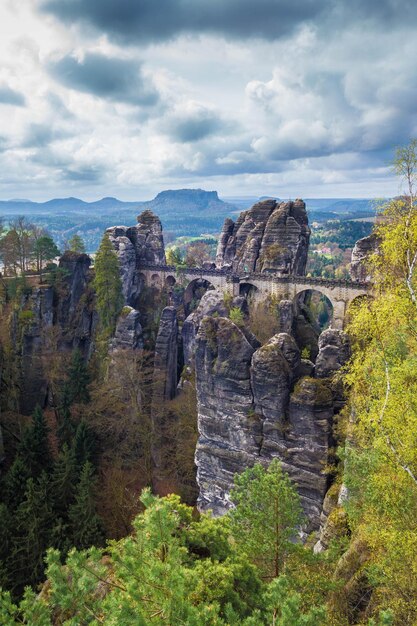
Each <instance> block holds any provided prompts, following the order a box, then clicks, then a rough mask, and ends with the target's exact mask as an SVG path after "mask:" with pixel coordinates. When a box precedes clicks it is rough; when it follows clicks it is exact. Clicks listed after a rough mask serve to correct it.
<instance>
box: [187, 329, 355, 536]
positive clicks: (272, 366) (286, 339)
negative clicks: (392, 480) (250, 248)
mask: <svg viewBox="0 0 417 626" xmlns="http://www.w3.org/2000/svg"><path fill="white" fill-rule="evenodd" d="M333 333H335V334H333ZM336 335H337V336H336ZM337 341H339V343H340V345H341V346H342V349H343V351H344V352H343V354H347V353H348V351H347V346H346V344H345V342H344V333H339V332H338V331H331V332H330V333H328V334H327V335H326V336H325V337H324V338H323V340H322V342H321V348H322V352H323V354H324V352H325V351H326V349H327V350H329V349H330V351H332V350H333V348H334V347H335V344H336V342H337ZM332 355H333V352H332ZM333 356H334V355H333ZM195 359H196V361H195V366H196V378H197V400H198V428H199V440H198V444H197V450H196V455H195V461H196V465H197V482H198V484H199V488H200V496H199V501H198V505H199V508H200V509H201V510H208V509H211V510H212V511H213V513H214V514H215V515H219V514H222V513H224V512H225V511H226V510H227V509H228V508H229V507H230V501H229V493H230V490H231V488H232V486H233V475H234V473H236V472H241V471H243V470H244V469H245V468H246V467H248V466H250V465H253V464H254V463H256V462H261V463H265V464H269V462H270V461H271V460H272V459H273V458H276V457H278V458H279V459H280V460H281V462H282V463H283V467H284V468H285V470H286V471H287V472H288V473H289V475H290V476H291V478H292V479H293V480H294V482H295V484H296V485H297V488H298V490H299V493H300V496H301V500H302V504H303V508H304V511H305V513H306V515H307V517H308V519H309V522H310V526H309V529H310V530H311V529H317V528H318V526H319V524H320V513H321V507H322V502H323V498H324V496H325V493H326V490H327V487H328V479H327V476H326V475H325V474H324V473H323V469H324V466H325V465H326V463H327V461H328V457H329V448H331V446H332V445H333V439H332V418H333V414H334V391H333V388H332V385H331V384H330V381H329V379H327V378H312V377H311V374H313V370H314V365H313V363H311V362H310V361H306V360H303V361H302V360H301V359H300V351H299V349H298V347H297V345H296V343H295V341H294V338H293V337H292V336H291V335H290V334H288V333H279V334H277V335H275V336H274V337H272V338H271V339H270V340H269V341H268V342H267V343H266V344H265V345H263V346H261V347H258V348H257V347H256V346H255V347H254V346H253V345H251V343H250V342H249V341H248V340H247V339H246V337H245V334H244V332H243V329H241V328H238V327H237V326H236V325H235V324H233V322H231V320H229V319H227V318H224V317H204V318H203V320H202V321H201V323H200V327H199V330H198V333H197V337H196V357H195ZM343 359H344V357H343V356H341V357H340V359H339V360H336V361H334V360H333V361H332V364H331V367H329V373H330V370H331V371H334V370H335V369H337V367H338V366H340V364H341V361H343ZM319 369H320V368H319ZM321 373H324V370H322V371H321ZM301 374H304V375H303V376H302V377H300V376H301ZM305 374H307V375H305ZM294 385H295V386H294Z"/></svg>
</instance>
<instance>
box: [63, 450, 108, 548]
mask: <svg viewBox="0 0 417 626" xmlns="http://www.w3.org/2000/svg"><path fill="white" fill-rule="evenodd" d="M94 488H95V477H94V470H93V466H92V465H91V463H89V462H88V461H87V462H86V463H84V466H83V469H82V471H81V476H80V480H79V483H78V485H77V487H76V490H75V502H74V504H72V505H71V506H70V508H69V512H68V517H69V521H70V524H71V531H72V539H73V543H74V545H75V546H76V547H77V548H78V549H80V550H82V549H85V548H88V547H90V546H92V545H96V546H99V545H102V544H103V540H104V533H103V525H102V522H101V518H100V517H99V515H97V512H96V507H95V503H94V496H93V492H94Z"/></svg>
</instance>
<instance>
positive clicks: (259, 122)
mask: <svg viewBox="0 0 417 626" xmlns="http://www.w3.org/2000/svg"><path fill="white" fill-rule="evenodd" d="M111 1H112V0H106V3H107V5H108V4H109V3H111ZM113 1H114V7H115V8H116V7H117V2H116V0H113ZM89 2H90V0H89ZM90 4H91V2H90ZM267 4H268V2H265V3H264V5H265V7H266V5H267ZM322 4H323V3H322ZM264 5H262V6H264ZM36 6H37V4H36V3H34V2H33V1H32V0H18V1H13V2H11V1H9V2H5V3H4V2H2V3H1V5H0V58H1V64H0V107H1V111H0V112H1V113H2V115H0V196H1V197H3V198H5V197H8V196H32V197H33V198H48V197H50V196H52V195H58V194H59V195H69V194H71V195H74V194H77V195H81V196H85V197H89V198H91V197H97V196H98V195H120V196H122V197H125V198H132V199H139V198H144V197H147V196H149V195H151V194H153V193H154V192H157V191H159V190H161V189H163V188H164V187H167V186H173V185H175V186H177V187H179V186H181V185H182V184H184V185H186V186H190V185H191V186H192V185H193V184H194V183H195V185H196V186H202V187H206V188H218V190H219V191H220V192H223V193H229V194H230V193H239V194H240V193H243V192H245V193H250V194H259V195H261V194H263V193H275V194H277V195H292V196H296V195H304V196H307V195H322V196H330V195H335V194H336V192H338V194H337V195H352V196H363V195H366V196H374V195H384V194H386V193H396V192H397V185H396V183H395V182H394V181H393V179H392V177H391V176H390V175H389V172H388V170H387V162H388V161H389V159H390V158H391V157H392V155H393V150H394V148H395V146H396V145H399V144H404V143H406V142H407V141H408V140H409V139H410V138H411V136H412V135H413V134H415V133H416V131H417V112H416V108H415V101H416V96H417V75H416V73H415V68H414V59H415V57H416V52H417V41H416V40H415V37H412V36H410V33H411V32H412V28H411V24H412V23H411V21H410V20H409V21H404V23H402V22H401V21H395V20H394V21H392V22H388V21H387V22H384V19H385V18H384V15H385V13H384V11H382V9H381V11H380V12H379V13H378V15H377V14H376V13H375V17H372V18H370V17H369V16H368V18H367V20H366V21H363V20H361V19H359V17H357V18H356V19H354V18H352V17H350V18H349V19H347V17H346V12H344V11H343V10H341V9H340V10H338V11H336V10H331V11H330V10H329V11H328V12H322V13H321V18H320V19H317V20H315V21H314V14H312V18H313V19H312V21H310V22H309V23H307V22H305V21H303V20H302V19H301V18H300V21H299V23H297V19H298V18H296V17H294V19H293V18H292V22H291V24H292V26H291V28H289V29H287V30H286V31H285V32H283V34H282V33H281V34H282V36H281V38H274V37H273V29H272V28H270V27H269V26H268V27H267V20H263V21H262V20H260V21H259V28H261V26H262V28H264V29H266V31H267V33H268V34H267V36H266V37H265V38H264V39H262V36H260V37H259V38H258V39H254V38H253V37H252V34H253V33H252V34H251V32H252V31H251V30H250V28H251V27H250V24H249V22H247V21H246V22H245V23H243V22H242V25H241V28H239V27H238V26H239V25H235V26H233V24H232V21H233V20H232V15H231V14H229V13H230V12H229V13H228V16H227V17H228V20H229V21H228V22H227V23H226V22H225V25H224V26H221V28H220V26H219V27H217V26H216V28H214V27H213V28H214V30H215V31H216V33H217V34H216V36H214V34H213V32H214V30H213V28H212V29H211V30H210V29H204V31H205V32H201V34H200V35H199V32H198V28H197V27H195V26H194V25H191V26H190V28H192V34H190V33H186V32H183V33H182V34H181V36H179V37H176V38H173V37H174V35H173V34H172V32H171V31H170V32H171V35H170V38H168V39H164V38H163V37H160V38H159V39H160V40H159V41H158V42H156V43H155V40H153V43H151V44H149V45H148V44H147V45H146V46H143V45H140V46H139V45H135V41H134V38H133V37H131V35H130V31H126V32H125V34H124V36H125V37H129V46H128V47H125V46H121V45H120V40H119V39H112V30H111V29H109V30H108V31H106V30H104V29H103V30H102V31H101V32H100V30H99V29H98V28H97V24H95V28H94V30H93V29H91V28H90V27H86V26H85V24H84V26H83V27H82V28H80V27H79V26H78V25H77V24H76V23H73V22H69V23H68V24H66V25H65V26H64V25H63V24H62V23H61V22H59V21H58V20H55V19H54V20H53V19H52V18H51V17H50V16H49V15H47V14H45V13H42V14H41V13H40V12H39V9H37V8H36ZM97 6H98V5H97ZM236 6H237V5H236ZM245 6H246V5H245ZM268 6H269V5H268ZM271 6H272V5H271ZM358 6H359V5H358ZM265 7H264V8H265ZM353 8H354V11H357V10H359V9H357V7H356V4H355V3H354V7H353ZM219 10H220V9H219ZM354 11H353V14H354ZM213 19H214V18H213ZM216 19H217V18H216ZM294 20H295V21H294ZM213 23H214V22H213ZM216 24H217V22H216ZM228 28H229V29H230V32H231V36H230V37H228V36H227V29H228ZM245 29H246V30H245ZM171 30H172V29H171ZM261 30H262V29H261ZM246 31H247V32H248V33H249V34H250V37H252V38H245V37H244V36H242V33H243V32H246ZM259 32H260V34H261V35H262V32H261V31H259ZM280 32H281V31H280ZM126 33H127V34H126ZM60 59H61V62H60V61H59V60H60ZM63 59H65V60H66V61H65V64H64V65H63V63H62V60H63ZM68 60H69V61H68ZM97 64H98V65H100V72H101V75H100V76H99V77H97V74H96V72H95V70H96V69H97ZM52 66H53V67H55V71H54V72H52V75H51V71H50V69H51V67H52ZM80 66H82V70H83V73H82V75H81V76H80V75H78V76H76V77H75V78H74V72H76V71H78V70H79V69H80ZM93 66H94V67H93ZM86 68H87V70H88V71H87V70H86ZM110 69H112V70H114V71H115V72H116V76H115V78H114V80H111V81H109V80H108V79H109V76H108V73H107V71H110ZM93 70H94V71H93ZM117 73H119V75H117ZM389 190H390V191H389Z"/></svg>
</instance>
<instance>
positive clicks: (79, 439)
mask: <svg viewBox="0 0 417 626" xmlns="http://www.w3.org/2000/svg"><path fill="white" fill-rule="evenodd" d="M72 445H73V449H74V455H75V461H76V465H77V468H82V467H83V465H84V464H85V463H86V462H87V461H90V462H92V461H93V459H94V457H95V454H96V447H97V443H96V438H95V435H94V433H93V432H92V431H91V430H90V429H89V428H88V426H87V424H86V423H85V422H83V421H81V422H80V423H79V424H78V426H77V430H76V432H75V437H74V440H73V444H72Z"/></svg>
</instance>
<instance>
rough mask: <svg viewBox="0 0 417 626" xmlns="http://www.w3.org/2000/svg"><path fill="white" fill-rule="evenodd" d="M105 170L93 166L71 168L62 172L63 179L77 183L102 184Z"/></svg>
mask: <svg viewBox="0 0 417 626" xmlns="http://www.w3.org/2000/svg"><path fill="white" fill-rule="evenodd" d="M104 172H105V169H104V168H103V169H102V168H99V167H93V166H79V167H69V168H67V169H65V170H63V171H62V178H63V179H64V180H67V181H71V182H76V183H90V184H91V183H93V184H94V183H100V182H101V181H102V179H103V175H104Z"/></svg>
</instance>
